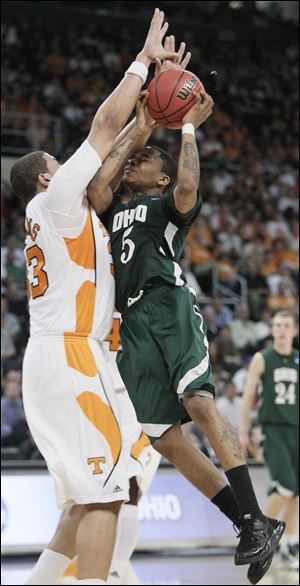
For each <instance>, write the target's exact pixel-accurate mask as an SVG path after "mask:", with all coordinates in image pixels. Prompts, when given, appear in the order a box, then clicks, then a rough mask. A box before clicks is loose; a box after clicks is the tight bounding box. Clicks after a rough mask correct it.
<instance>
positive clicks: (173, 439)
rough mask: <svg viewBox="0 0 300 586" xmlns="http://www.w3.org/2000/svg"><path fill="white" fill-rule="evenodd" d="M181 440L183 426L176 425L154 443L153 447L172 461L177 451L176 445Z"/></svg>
mask: <svg viewBox="0 0 300 586" xmlns="http://www.w3.org/2000/svg"><path fill="white" fill-rule="evenodd" d="M181 438H182V431H181V426H180V424H176V425H173V426H172V427H170V428H169V429H168V430H167V431H166V432H165V433H163V434H162V435H161V436H160V437H159V438H157V439H156V440H155V441H154V443H153V447H154V449H155V450H156V451H157V452H158V453H159V454H161V455H162V456H164V457H165V458H167V459H168V460H170V461H172V453H173V450H176V444H177V442H178V441H180V439H181Z"/></svg>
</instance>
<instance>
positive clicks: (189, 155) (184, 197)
mask: <svg viewBox="0 0 300 586" xmlns="http://www.w3.org/2000/svg"><path fill="white" fill-rule="evenodd" d="M199 181H200V164H199V154H198V148H197V143H196V140H195V137H194V136H193V135H192V134H183V135H182V141H181V149H180V155H179V161H178V170H177V181H176V188H175V191H174V197H175V204H176V207H177V209H179V208H180V207H182V209H179V211H182V213H185V212H187V211H189V209H191V208H192V207H193V206H194V205H195V203H196V198H197V190H198V186H199ZM178 206H179V207H178ZM185 208H186V209H185Z"/></svg>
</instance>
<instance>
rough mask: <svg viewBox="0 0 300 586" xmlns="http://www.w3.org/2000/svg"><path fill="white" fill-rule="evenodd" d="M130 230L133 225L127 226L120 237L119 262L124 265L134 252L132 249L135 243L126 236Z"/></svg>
mask: <svg viewBox="0 0 300 586" xmlns="http://www.w3.org/2000/svg"><path fill="white" fill-rule="evenodd" d="M132 230H133V226H131V228H128V230H125V232H124V234H123V238H122V254H121V262H122V263H123V264H124V265H126V263H128V262H129V261H130V259H131V258H132V255H133V253H134V249H135V244H134V242H133V240H130V238H127V236H129V234H130V233H131V231H132Z"/></svg>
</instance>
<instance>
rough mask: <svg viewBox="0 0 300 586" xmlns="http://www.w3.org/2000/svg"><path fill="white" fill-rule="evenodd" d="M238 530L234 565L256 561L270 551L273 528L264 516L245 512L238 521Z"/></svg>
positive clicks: (263, 557)
mask: <svg viewBox="0 0 300 586" xmlns="http://www.w3.org/2000/svg"><path fill="white" fill-rule="evenodd" d="M239 530H240V531H239V534H238V537H240V542H239V544H238V546H237V548H236V552H235V557H234V563H235V565H236V566H241V565H243V564H251V563H252V562H258V561H259V560H261V559H265V558H266V556H268V555H269V554H270V553H272V551H273V549H272V546H271V537H272V535H273V532H274V529H273V528H272V527H271V525H270V523H269V521H268V519H267V518H266V517H254V515H252V514H251V513H247V514H246V515H244V517H243V518H242V519H241V521H240V523H239Z"/></svg>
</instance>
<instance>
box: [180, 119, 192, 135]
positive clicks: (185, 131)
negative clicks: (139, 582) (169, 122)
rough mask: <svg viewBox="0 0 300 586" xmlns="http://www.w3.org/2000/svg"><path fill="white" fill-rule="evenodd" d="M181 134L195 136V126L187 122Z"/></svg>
mask: <svg viewBox="0 0 300 586" xmlns="http://www.w3.org/2000/svg"><path fill="white" fill-rule="evenodd" d="M181 132H182V134H192V135H193V136H195V128H194V126H193V124H190V122H187V123H186V124H184V125H183V127H182V128H181Z"/></svg>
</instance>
